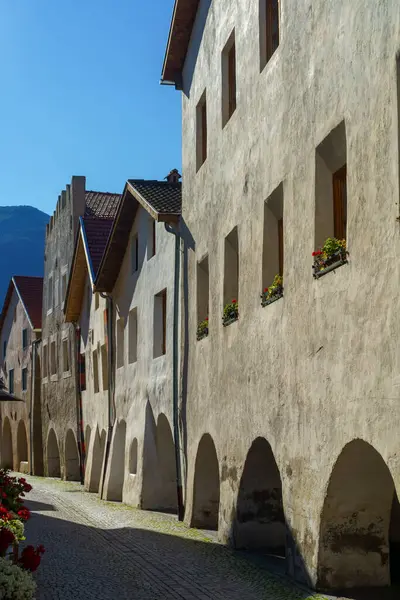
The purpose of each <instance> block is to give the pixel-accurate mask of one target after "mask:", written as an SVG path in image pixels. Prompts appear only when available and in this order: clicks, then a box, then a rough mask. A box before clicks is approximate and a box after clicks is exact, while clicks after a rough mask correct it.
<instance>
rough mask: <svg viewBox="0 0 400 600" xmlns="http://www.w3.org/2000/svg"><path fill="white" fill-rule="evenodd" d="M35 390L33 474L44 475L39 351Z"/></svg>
mask: <svg viewBox="0 0 400 600" xmlns="http://www.w3.org/2000/svg"><path fill="white" fill-rule="evenodd" d="M35 374H36V375H35V391H34V398H33V414H32V440H31V444H33V474H34V475H44V469H43V441H42V435H43V431H42V406H41V398H40V391H41V370H40V358H39V353H37V355H36V360H35Z"/></svg>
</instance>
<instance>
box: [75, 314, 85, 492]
mask: <svg viewBox="0 0 400 600" xmlns="http://www.w3.org/2000/svg"><path fill="white" fill-rule="evenodd" d="M73 327H74V333H75V352H76V364H77V365H78V368H77V369H76V382H75V384H76V416H77V423H76V429H77V431H76V438H77V441H78V453H79V458H80V460H79V476H80V482H81V485H83V484H84V482H85V439H84V433H83V408H82V391H81V381H80V375H81V368H80V359H79V357H80V352H79V350H80V333H81V328H80V327H79V325H77V324H76V323H73Z"/></svg>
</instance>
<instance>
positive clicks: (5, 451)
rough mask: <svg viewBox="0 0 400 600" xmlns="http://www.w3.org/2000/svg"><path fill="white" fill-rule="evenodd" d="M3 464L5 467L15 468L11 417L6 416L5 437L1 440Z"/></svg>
mask: <svg viewBox="0 0 400 600" xmlns="http://www.w3.org/2000/svg"><path fill="white" fill-rule="evenodd" d="M1 466H2V467H3V468H4V469H12V468H13V448H12V433H11V424H10V419H9V418H8V417H5V419H4V424H3V439H2V441H1Z"/></svg>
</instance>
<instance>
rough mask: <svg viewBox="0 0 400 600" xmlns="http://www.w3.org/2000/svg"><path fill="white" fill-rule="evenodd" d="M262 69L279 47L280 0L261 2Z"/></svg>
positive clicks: (262, 0) (261, 0) (264, 0)
mask: <svg viewBox="0 0 400 600" xmlns="http://www.w3.org/2000/svg"><path fill="white" fill-rule="evenodd" d="M259 1H260V9H259V20H260V68H261V70H262V69H263V68H264V67H265V65H266V64H267V62H268V61H269V59H270V58H271V56H272V55H273V53H274V52H275V50H276V49H277V48H278V46H279V0H259Z"/></svg>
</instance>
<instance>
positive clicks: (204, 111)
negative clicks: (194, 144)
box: [201, 100, 207, 162]
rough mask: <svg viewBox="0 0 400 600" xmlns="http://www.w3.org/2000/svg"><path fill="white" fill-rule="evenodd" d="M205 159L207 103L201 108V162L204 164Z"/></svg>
mask: <svg viewBox="0 0 400 600" xmlns="http://www.w3.org/2000/svg"><path fill="white" fill-rule="evenodd" d="M206 158H207V103H206V101H205V100H204V103H203V105H202V107H201V160H202V162H204V161H205V160H206Z"/></svg>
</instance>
